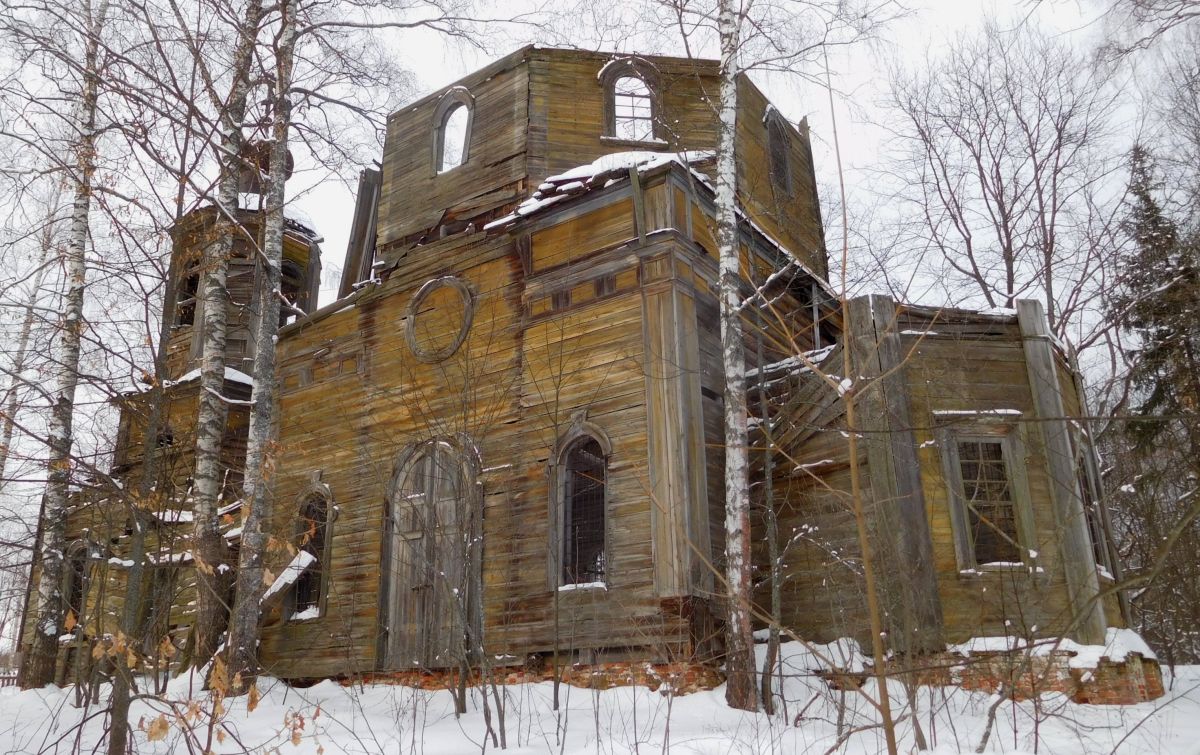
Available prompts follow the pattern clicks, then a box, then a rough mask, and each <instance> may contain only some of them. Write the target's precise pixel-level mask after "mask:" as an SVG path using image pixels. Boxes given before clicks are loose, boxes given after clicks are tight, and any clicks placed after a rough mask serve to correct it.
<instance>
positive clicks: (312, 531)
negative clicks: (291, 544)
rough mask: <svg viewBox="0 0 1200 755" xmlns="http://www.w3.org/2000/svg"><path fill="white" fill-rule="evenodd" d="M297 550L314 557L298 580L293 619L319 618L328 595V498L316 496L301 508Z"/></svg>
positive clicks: (305, 502) (295, 589)
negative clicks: (326, 584) (326, 575)
mask: <svg viewBox="0 0 1200 755" xmlns="http://www.w3.org/2000/svg"><path fill="white" fill-rule="evenodd" d="M298 529H299V530H300V531H299V537H298V542H297V547H299V549H300V550H301V551H304V552H305V553H308V554H309V555H310V556H312V557H313V561H312V565H311V566H309V567H308V568H307V569H305V570H304V571H303V572H301V574H300V576H299V577H297V578H296V586H295V588H294V591H293V601H292V618H298V617H301V616H303V617H306V618H307V617H309V616H310V615H311V616H312V617H314V618H315V616H317V615H320V612H321V599H322V598H323V597H324V592H325V581H324V578H325V574H326V572H327V571H328V564H327V563H326V556H327V553H326V551H327V549H328V548H327V547H328V538H329V499H328V498H327V497H325V496H324V495H321V494H319V493H313V494H311V495H309V496H308V497H307V498H305V499H304V502H303V503H302V504H301V505H300V519H299V528H298Z"/></svg>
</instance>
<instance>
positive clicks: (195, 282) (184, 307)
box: [175, 260, 200, 327]
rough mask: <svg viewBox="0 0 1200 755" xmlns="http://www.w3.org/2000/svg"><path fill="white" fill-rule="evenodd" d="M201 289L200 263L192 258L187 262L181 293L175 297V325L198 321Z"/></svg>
mask: <svg viewBox="0 0 1200 755" xmlns="http://www.w3.org/2000/svg"><path fill="white" fill-rule="evenodd" d="M199 291H200V263H199V261H197V260H192V261H191V262H189V263H188V264H187V268H186V270H185V272H184V276H183V280H182V281H181V283H180V286H179V293H178V294H177V295H176V297H175V325H176V326H178V327H184V326H187V325H192V324H194V323H195V322H196V299H197V297H198V295H199Z"/></svg>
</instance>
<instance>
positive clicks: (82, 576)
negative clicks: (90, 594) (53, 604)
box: [62, 542, 88, 631]
mask: <svg viewBox="0 0 1200 755" xmlns="http://www.w3.org/2000/svg"><path fill="white" fill-rule="evenodd" d="M66 567H67V568H66V569H65V570H64V573H63V579H64V581H65V582H66V584H65V585H64V586H63V593H62V594H63V621H65V622H66V625H65V626H66V627H68V628H69V629H68V631H71V630H73V629H74V628H75V626H76V625H78V624H79V623H80V622H82V620H83V619H82V617H83V610H84V608H85V607H86V601H87V578H88V551H87V543H83V542H76V543H73V544H72V545H71V547H70V548H68V549H67V563H66Z"/></svg>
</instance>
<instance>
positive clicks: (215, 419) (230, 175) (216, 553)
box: [192, 0, 263, 667]
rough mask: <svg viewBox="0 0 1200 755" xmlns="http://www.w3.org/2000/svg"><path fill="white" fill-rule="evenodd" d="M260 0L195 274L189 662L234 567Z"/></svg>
mask: <svg viewBox="0 0 1200 755" xmlns="http://www.w3.org/2000/svg"><path fill="white" fill-rule="evenodd" d="M262 14H263V6H262V0H248V2H247V3H246V9H245V12H244V16H243V18H242V24H241V28H240V29H239V30H238V32H239V36H238V43H237V48H236V50H235V52H234V59H233V80H232V83H231V88H230V94H229V100H228V103H227V105H226V108H225V111H224V112H223V113H222V115H221V132H222V133H221V178H220V182H219V185H218V189H217V201H218V205H219V207H218V212H219V213H221V214H222V215H223V217H220V218H219V221H218V222H219V223H220V228H219V230H218V231H217V235H216V238H215V240H214V241H213V242H212V243H211V244H210V245H209V246H208V247H207V248H206V249H205V254H204V275H203V279H202V282H201V293H200V297H201V302H202V304H201V306H202V308H203V316H202V318H201V322H200V327H201V328H202V330H201V334H202V338H203V350H202V352H201V357H200V400H199V408H198V414H197V422H196V472H195V474H194V475H193V479H194V486H193V490H192V499H193V512H194V514H193V516H194V521H195V531H194V533H193V538H194V541H195V542H194V543H193V549H194V550H193V555H194V557H195V562H196V587H197V592H198V595H197V600H196V614H195V619H194V621H195V624H194V625H193V638H194V647H193V656H192V665H193V666H196V667H199V666H203V665H204V664H205V663H207V662H208V661H209V660H210V659H211V658H212V657H213V655H214V654H215V653H216V651H217V647H218V645H219V643H220V638H221V634H222V633H223V631H224V628H225V624H226V621H227V615H228V614H227V611H228V603H227V599H228V595H229V588H230V586H231V585H232V582H233V569H232V564H230V563H229V561H230V551H229V547H228V545H227V544H226V543H225V540H224V538H223V537H222V536H221V532H220V522H219V521H218V517H217V511H218V510H219V508H220V497H221V488H222V485H223V482H224V480H223V479H222V470H221V447H222V445H223V444H222V441H223V440H224V436H225V424H226V420H227V419H228V416H229V407H228V405H227V404H226V402H225V401H224V400H223V399H222V395H223V391H224V389H225V338H226V323H227V321H228V304H229V290H228V288H227V286H226V280H227V277H228V273H229V258H230V256H231V255H232V253H233V242H234V238H235V236H236V234H238V233H241V232H242V230H241V229H240V227H239V226H238V221H237V207H238V179H239V174H240V172H241V168H242V151H243V146H244V141H245V139H244V137H243V134H242V120H243V119H244V118H245V115H246V102H247V99H248V97H249V93H250V67H251V64H252V63H253V59H254V56H253V53H254V45H255V40H256V39H257V36H258V27H259V24H260V22H261V20H262Z"/></svg>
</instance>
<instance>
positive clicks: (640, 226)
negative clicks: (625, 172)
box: [629, 167, 646, 246]
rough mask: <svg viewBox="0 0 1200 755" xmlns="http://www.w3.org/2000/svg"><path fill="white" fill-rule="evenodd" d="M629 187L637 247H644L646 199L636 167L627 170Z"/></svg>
mask: <svg viewBox="0 0 1200 755" xmlns="http://www.w3.org/2000/svg"><path fill="white" fill-rule="evenodd" d="M629 185H630V186H631V187H632V188H633V226H634V228H635V229H637V237H638V245H639V246H645V245H646V197H645V194H644V193H643V192H642V179H641V176H640V175H639V173H638V169H637V168H636V167H633V168H630V169H629Z"/></svg>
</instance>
